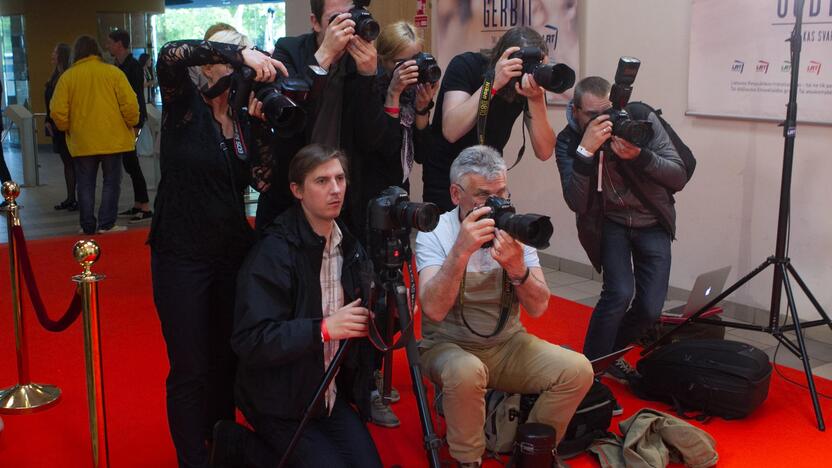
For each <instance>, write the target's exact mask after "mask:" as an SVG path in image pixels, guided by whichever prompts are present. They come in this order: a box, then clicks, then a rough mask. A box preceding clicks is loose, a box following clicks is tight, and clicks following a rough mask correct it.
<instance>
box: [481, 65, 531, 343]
mask: <svg viewBox="0 0 832 468" xmlns="http://www.w3.org/2000/svg"><path fill="white" fill-rule="evenodd" d="M491 80H492V79H491V78H490V77H488V76H486V78H485V81H483V83H482V92H481V93H480V103H479V106H477V141H478V142H479V144H481V145H484V144H485V126H486V123H488V111H489V110H490V108H491V99H492V98H493V94H492V89H494V84H493V82H492V81H491ZM527 110H528V102H526V103H525V104H524V105H523V117H524V118H523V124H522V125H521V127H522V132H523V145H522V146H520V150H519V151H518V152H517V159H516V160H515V161H514V164H512V165H511V167H509V168H508V169H507V170H509V171H510V170H512V169H513V168H514V166H516V165H517V164H519V163H520V160H521V159H523V153H525V152H526V122H525V116H526V113H527ZM472 331H473V330H472Z"/></svg>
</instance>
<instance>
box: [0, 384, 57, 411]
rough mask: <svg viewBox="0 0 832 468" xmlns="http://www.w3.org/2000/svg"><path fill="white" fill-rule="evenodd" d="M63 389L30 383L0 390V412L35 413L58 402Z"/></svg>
mask: <svg viewBox="0 0 832 468" xmlns="http://www.w3.org/2000/svg"><path fill="white" fill-rule="evenodd" d="M60 398H61V389H60V388H58V387H56V386H54V385H41V384H36V383H30V384H26V385H15V386H14V387H9V388H4V389H2V390H0V414H21V413H34V412H36V411H41V410H45V409H47V408H49V407H51V406H52V405H54V404H56V403H58V400H59V399H60Z"/></svg>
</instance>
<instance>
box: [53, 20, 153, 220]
mask: <svg viewBox="0 0 832 468" xmlns="http://www.w3.org/2000/svg"><path fill="white" fill-rule="evenodd" d="M73 57H74V63H73V64H72V66H71V67H70V68H69V69H68V70H67V71H66V72H64V74H63V75H61V78H60V79H59V80H58V85H57V86H56V87H55V94H54V95H53V96H52V101H51V102H50V104H49V108H50V117H51V118H52V120H53V121H54V122H55V126H56V127H58V130H61V131H64V132H66V144H67V146H68V147H69V153H70V154H71V155H72V161H73V165H74V166H75V174H76V178H77V184H78V188H77V190H78V211H79V214H80V219H81V229H82V230H83V232H84V233H85V234H95V233H96V229H97V232H100V233H104V232H113V231H119V230H124V229H126V228H125V227H124V226H116V225H115V223H116V217H117V215H118V197H119V193H120V188H121V187H120V186H121V157H122V154H123V153H124V152H127V151H132V150H133V149H134V148H135V147H136V138H135V135H134V133H133V126H135V125H136V124H137V123H138V121H139V106H138V101H137V99H136V94H135V93H134V92H133V89H132V88H131V87H130V83H129V82H128V81H127V77H126V76H125V75H124V73H122V71H121V70H119V69H118V68H116V67H115V66H113V65H110V64H107V63H104V62H103V61H102V60H101V49H100V48H99V46H98V42H97V41H96V40H95V39H94V38H92V37H90V36H81V37H79V38H78V39H77V40H76V41H75V45H74V47H73ZM99 164H100V165H101V167H102V170H103V172H104V186H103V187H102V191H101V206H100V207H99V209H98V220H97V222H96V218H95V181H96V178H97V176H98V166H99Z"/></svg>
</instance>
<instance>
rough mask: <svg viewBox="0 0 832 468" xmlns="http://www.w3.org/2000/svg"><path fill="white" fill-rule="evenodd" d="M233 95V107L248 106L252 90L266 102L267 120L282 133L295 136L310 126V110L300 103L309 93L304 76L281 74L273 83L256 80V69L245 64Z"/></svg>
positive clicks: (234, 86) (245, 107)
mask: <svg viewBox="0 0 832 468" xmlns="http://www.w3.org/2000/svg"><path fill="white" fill-rule="evenodd" d="M235 73H236V74H237V76H236V77H235V79H234V80H233V83H234V85H233V86H232V89H231V94H230V95H229V102H230V104H231V107H232V109H235V111H236V110H238V109H246V110H247V108H248V98H249V93H250V92H252V91H254V97H255V98H256V99H257V100H258V101H260V102H262V103H263V114H265V116H266V123H267V124H268V125H269V126H270V127H271V128H273V129H274V130H275V132H277V133H278V134H279V135H281V136H290V135H294V134H295V133H297V132H300V131H301V130H303V127H304V125H306V112H305V111H304V110H303V109H302V108H301V107H300V106H299V105H298V103H301V102H303V101H305V100H306V98H307V97H308V96H309V91H310V87H309V83H307V82H306V80H304V79H302V78H286V77H280V78H278V79H277V80H276V81H274V82H272V83H263V82H259V81H254V76H255V72H254V70H252V69H251V68H250V67H246V66H244V67H242V68H240V69H239V70H238V71H237V72H235Z"/></svg>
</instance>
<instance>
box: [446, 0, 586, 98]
mask: <svg viewBox="0 0 832 468" xmlns="http://www.w3.org/2000/svg"><path fill="white" fill-rule="evenodd" d="M577 8H578V6H577V2H576V1H574V0H435V3H434V6H433V16H434V18H433V28H432V29H433V41H432V42H433V44H434V47H433V48H434V52H435V55H436V59H437V60H438V61H439V65H440V66H441V67H442V69H443V70H444V69H445V67H446V66H447V65H448V62H450V61H451V59H452V58H453V57H454V56H455V55H458V54H461V53H463V52H468V51H483V50H489V49H491V48H492V47H493V46H494V44H496V43H497V40H498V39H499V38H500V36H502V35H503V33H504V32H505V31H508V30H509V29H511V28H512V27H514V26H530V27H532V28H534V29H535V30H536V31H537V32H539V33H540V35H541V36H543V38H544V39H545V40H546V44H547V45H548V47H549V54H548V60H549V62H551V63H565V64H567V65H569V66H570V67H571V68H572V69H573V70H575V74H576V76H578V77H580V71H579V70H578V65H579V58H580V44H579V41H578V29H577V28H578V20H577ZM571 97H572V90H571V89H570V90H568V91H567V92H566V93H564V94H563V95H555V94H553V93H549V92H547V93H546V101H547V102H548V103H550V104H552V103H558V104H565V103H566V102H567V101H568V100H569V99H571Z"/></svg>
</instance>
